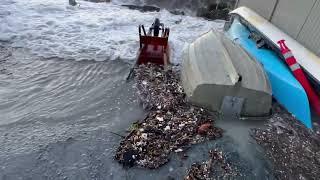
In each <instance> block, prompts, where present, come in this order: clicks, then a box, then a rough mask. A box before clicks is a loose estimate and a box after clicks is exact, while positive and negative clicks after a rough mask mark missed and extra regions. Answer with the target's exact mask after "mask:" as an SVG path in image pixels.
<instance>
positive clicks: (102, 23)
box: [0, 0, 223, 63]
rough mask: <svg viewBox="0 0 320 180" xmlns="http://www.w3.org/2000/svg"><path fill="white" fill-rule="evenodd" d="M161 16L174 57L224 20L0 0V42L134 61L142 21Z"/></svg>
mask: <svg viewBox="0 0 320 180" xmlns="http://www.w3.org/2000/svg"><path fill="white" fill-rule="evenodd" d="M156 17H158V18H160V19H161V20H162V21H163V22H164V23H165V25H166V26H168V27H170V28H171V36H170V43H171V46H172V49H173V50H172V59H173V62H175V63H178V62H180V57H181V51H182V49H183V47H184V46H185V44H186V43H188V42H191V41H193V40H194V39H195V38H196V37H198V36H199V35H200V34H202V33H204V32H206V31H208V30H210V29H212V28H213V29H221V28H222V26H223V23H222V22H215V21H207V20H204V19H202V18H196V17H190V16H180V15H173V14H171V13H169V12H168V11H166V10H161V11H160V12H147V13H142V12H139V11H137V10H129V9H127V8H125V7H121V6H119V5H115V4H107V3H98V4H97V3H90V2H85V1H80V6H77V7H70V6H69V5H68V1H67V0H59V1H57V0H28V1H25V0H1V1H0V41H6V42H9V43H11V44H12V46H13V47H21V48H28V49H30V50H31V52H32V53H34V54H35V55H37V56H41V57H44V58H51V57H58V58H63V59H75V60H85V59H88V60H97V61H104V60H115V59H124V60H129V61H130V60H133V59H134V58H135V56H136V51H137V48H138V29H137V27H138V25H139V24H145V25H146V27H148V26H149V25H150V24H151V23H152V21H153V20H154V18H156Z"/></svg>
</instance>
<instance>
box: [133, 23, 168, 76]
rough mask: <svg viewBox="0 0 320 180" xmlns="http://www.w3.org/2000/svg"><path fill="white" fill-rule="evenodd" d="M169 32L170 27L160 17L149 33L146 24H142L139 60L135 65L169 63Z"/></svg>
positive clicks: (140, 27)
mask: <svg viewBox="0 0 320 180" xmlns="http://www.w3.org/2000/svg"><path fill="white" fill-rule="evenodd" d="M160 32H161V35H160ZM169 34H170V29H169V28H165V27H164V25H163V24H162V23H160V20H159V19H158V18H156V19H155V21H154V23H153V24H152V26H151V27H150V29H149V31H148V33H146V30H145V28H144V26H143V25H140V26H139V39H140V49H139V51H138V55H137V61H136V64H135V65H134V67H136V66H138V65H140V64H147V63H154V64H158V65H164V66H166V65H168V64H169V63H170V60H169V58H170V47H169V43H168V39H169ZM159 35H160V36H159ZM134 67H133V68H132V69H131V71H130V73H129V75H128V77H127V80H128V79H129V78H130V77H131V75H132V73H133V70H134Z"/></svg>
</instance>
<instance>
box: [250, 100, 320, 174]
mask: <svg viewBox="0 0 320 180" xmlns="http://www.w3.org/2000/svg"><path fill="white" fill-rule="evenodd" d="M314 127H315V129H314V130H313V131H311V130H309V129H307V128H305V127H304V126H303V125H302V124H301V123H300V122H298V121H297V120H296V119H295V118H294V117H292V116H291V115H290V114H289V113H287V112H286V111H284V110H283V109H282V108H281V107H280V106H279V105H276V106H275V107H274V116H273V117H272V118H271V119H270V120H269V122H268V125H267V128H266V129H253V133H252V137H253V138H254V139H255V140H256V141H257V143H258V144H259V145H260V146H261V147H262V148H263V149H264V150H265V152H266V155H267V156H268V158H269V159H270V160H271V161H272V162H273V165H274V173H275V176H276V178H277V179H281V180H285V179H320V135H319V129H320V128H319V125H318V124H316V123H315V124H314Z"/></svg>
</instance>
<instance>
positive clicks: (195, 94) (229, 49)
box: [181, 31, 272, 119]
mask: <svg viewBox="0 0 320 180" xmlns="http://www.w3.org/2000/svg"><path fill="white" fill-rule="evenodd" d="M181 79H182V85H183V87H184V90H185V92H186V94H187V97H188V99H189V100H190V101H191V102H192V103H193V104H196V105H199V106H203V107H206V108H208V109H211V110H213V111H220V112H221V111H222V112H223V113H225V111H227V112H228V113H234V114H236V115H238V116H241V117H265V116H268V115H269V114H270V109H271V103H272V96H271V95H272V91H271V86H270V83H269V80H268V77H267V75H266V74H265V73H264V70H263V68H262V66H261V65H260V64H259V63H258V62H257V61H256V60H255V59H253V58H251V57H250V56H249V55H248V54H247V53H246V52H245V51H244V50H243V49H242V48H241V47H240V46H238V45H237V44H235V43H233V42H232V41H231V40H230V39H229V38H227V37H226V36H225V35H224V34H223V33H219V32H216V31H209V32H208V33H206V34H204V35H203V36H201V37H200V38H198V39H197V40H196V41H194V42H193V43H191V44H190V45H189V46H188V47H187V48H186V49H185V50H184V53H183V63H182V70H181ZM255 119H257V118H255Z"/></svg>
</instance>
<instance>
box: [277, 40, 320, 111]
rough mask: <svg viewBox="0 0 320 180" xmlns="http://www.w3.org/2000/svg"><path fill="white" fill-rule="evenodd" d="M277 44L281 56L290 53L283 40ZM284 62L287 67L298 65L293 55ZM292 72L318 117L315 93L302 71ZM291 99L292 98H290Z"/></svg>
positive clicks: (319, 108)
mask: <svg viewBox="0 0 320 180" xmlns="http://www.w3.org/2000/svg"><path fill="white" fill-rule="evenodd" d="M278 44H279V45H280V51H281V53H282V54H283V55H285V54H287V53H291V50H290V49H289V48H288V47H287V46H286V44H285V40H280V41H278ZM285 60H286V63H287V64H288V66H289V67H290V66H292V65H295V64H298V62H297V60H296V58H295V57H294V56H293V55H292V56H289V57H287V58H286V59H285ZM292 72H293V74H294V76H295V77H296V79H297V80H298V81H299V82H300V84H301V85H302V87H303V88H304V90H305V91H306V93H307V95H308V99H309V102H310V104H311V106H312V108H313V109H314V110H315V112H316V113H317V115H318V116H320V100H319V96H318V95H317V93H316V91H315V90H314V89H313V87H312V86H311V84H310V82H309V81H308V79H307V78H306V76H305V74H304V72H303V70H302V69H301V68H300V67H299V68H297V69H295V70H294V71H292ZM292 98H294V97H292Z"/></svg>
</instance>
